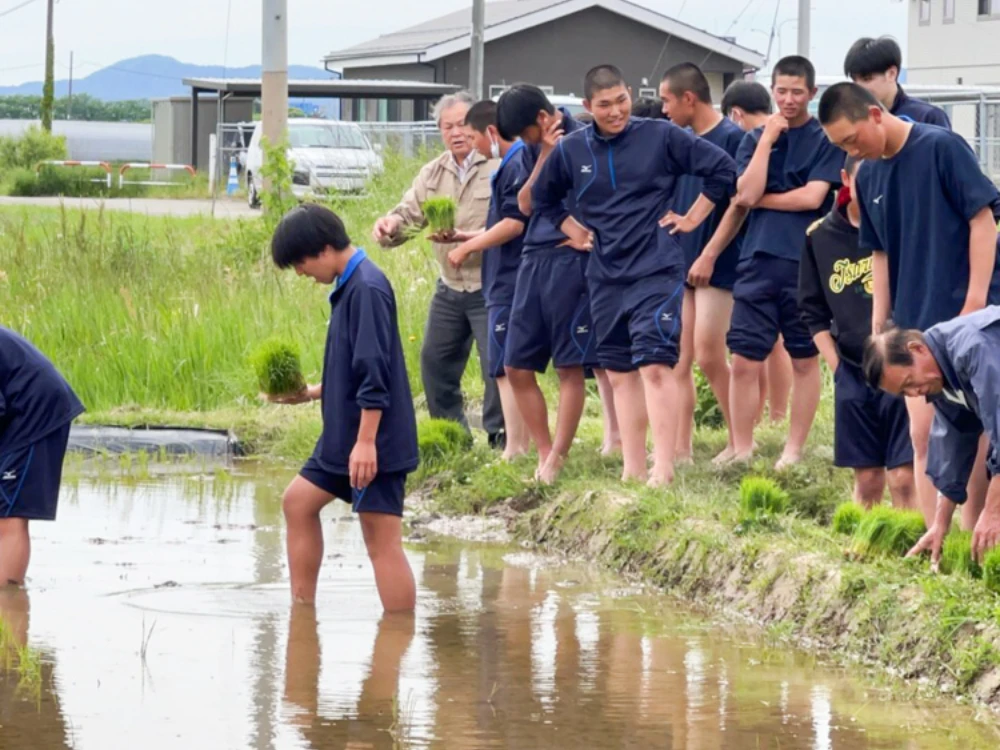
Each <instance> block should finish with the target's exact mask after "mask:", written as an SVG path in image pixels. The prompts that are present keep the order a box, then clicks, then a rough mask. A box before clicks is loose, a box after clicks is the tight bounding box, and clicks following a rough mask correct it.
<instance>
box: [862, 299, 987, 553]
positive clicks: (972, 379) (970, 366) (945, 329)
mask: <svg viewBox="0 0 1000 750" xmlns="http://www.w3.org/2000/svg"><path fill="white" fill-rule="evenodd" d="M863 369H864V373H865V378H866V379H867V380H868V382H869V383H871V384H872V386H874V387H876V388H882V390H884V391H887V392H888V393H892V394H895V395H900V394H902V395H905V396H910V397H917V396H924V397H926V398H927V400H928V401H931V402H932V403H933V404H934V422H933V424H932V426H931V436H930V444H929V447H928V453H927V475H928V476H929V477H930V478H931V480H932V481H933V482H934V486H935V487H936V488H937V490H938V493H939V494H938V506H937V514H936V517H935V519H934V523H933V524H932V525H931V529H930V531H928V532H927V534H926V535H925V536H924V538H923V539H921V540H920V543H919V544H918V545H917V546H916V547H914V549H913V550H912V551H911V552H910V554H911V555H913V554H918V553H920V552H923V551H924V550H928V549H929V550H931V561H932V563H933V564H934V565H935V566H936V565H937V561H938V559H939V558H940V556H941V545H942V543H943V542H944V538H945V536H946V535H947V534H948V531H949V529H950V528H951V519H952V515H953V514H954V512H955V506H956V505H960V504H962V503H964V502H965V500H966V497H967V495H966V484H967V483H968V481H969V476H970V474H971V473H972V468H973V464H974V463H975V460H976V452H977V450H978V448H979V436H980V435H982V434H983V432H985V433H986V436H987V437H988V438H989V443H990V446H989V451H988V453H987V458H986V468H987V470H988V471H989V473H990V476H991V479H990V484H989V490H988V491H987V494H986V507H985V508H984V509H983V511H982V513H981V514H980V516H979V519H978V521H977V522H976V528H975V531H974V532H973V536H972V553H973V556H974V557H975V558H976V559H977V560H979V561H980V562H981V561H982V558H983V555H985V554H986V552H987V551H988V550H989V549H990V548H991V547H994V546H996V545H997V543H998V542H1000V476H998V474H1000V307H987V308H985V309H983V310H980V311H978V312H974V313H971V314H969V315H964V316H962V317H960V318H955V319H954V320H951V321H948V322H946V323H939V324H938V325H936V326H933V327H932V328H929V329H928V330H927V331H926V332H925V333H921V332H920V331H917V330H904V329H899V328H891V329H889V330H887V331H885V332H883V333H881V334H878V335H877V336H875V337H873V338H872V339H871V340H869V342H868V344H867V346H866V349H865V359H864V365H863Z"/></svg>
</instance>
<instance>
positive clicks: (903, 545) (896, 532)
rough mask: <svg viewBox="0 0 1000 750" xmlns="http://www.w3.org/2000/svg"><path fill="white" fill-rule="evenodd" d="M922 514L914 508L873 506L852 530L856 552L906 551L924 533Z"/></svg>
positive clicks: (903, 553) (889, 552)
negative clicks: (899, 508)
mask: <svg viewBox="0 0 1000 750" xmlns="http://www.w3.org/2000/svg"><path fill="white" fill-rule="evenodd" d="M925 531H926V528H925V526H924V517H923V515H921V514H920V513H919V512H918V511H915V510H896V509H895V508H887V507H878V508H873V509H872V510H871V511H869V512H868V513H866V514H865V517H864V518H863V519H862V520H861V523H860V525H859V526H858V529H857V531H856V532H855V534H854V551H855V552H856V553H857V554H858V555H862V556H864V555H869V554H873V553H875V554H884V555H905V554H906V553H907V552H909V551H910V548H912V547H913V545H915V544H916V543H917V542H918V541H920V537H922V536H923V535H924V532H925Z"/></svg>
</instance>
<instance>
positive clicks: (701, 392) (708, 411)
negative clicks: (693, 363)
mask: <svg viewBox="0 0 1000 750" xmlns="http://www.w3.org/2000/svg"><path fill="white" fill-rule="evenodd" d="M694 384H695V396H696V398H695V403H694V423H695V424H696V425H697V426H698V427H707V428H709V429H718V428H720V427H724V426H725V424H726V420H725V418H724V417H723V416H722V409H720V408H719V402H718V401H717V400H716V398H715V393H714V392H713V391H712V386H710V385H709V384H708V378H706V377H705V373H703V372H702V371H701V368H700V367H696V368H694Z"/></svg>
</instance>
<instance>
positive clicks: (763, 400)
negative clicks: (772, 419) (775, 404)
mask: <svg viewBox="0 0 1000 750" xmlns="http://www.w3.org/2000/svg"><path fill="white" fill-rule="evenodd" d="M730 383H732V379H730ZM757 384H758V387H759V389H760V396H759V398H760V400H759V401H758V402H757V413H756V414H755V415H754V420H753V423H754V425H755V426H756V425H759V424H760V423H761V422H763V421H764V412H765V410H766V409H767V394H768V393H770V388H768V382H767V360H766V359H765V360H764V362H763V367H761V368H760V377H759V378H758V380H757Z"/></svg>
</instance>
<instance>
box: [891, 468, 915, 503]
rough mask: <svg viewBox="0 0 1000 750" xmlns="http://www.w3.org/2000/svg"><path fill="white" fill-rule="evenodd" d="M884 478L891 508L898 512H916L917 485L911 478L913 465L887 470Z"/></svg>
mask: <svg viewBox="0 0 1000 750" xmlns="http://www.w3.org/2000/svg"><path fill="white" fill-rule="evenodd" d="M886 478H887V479H888V480H889V497H891V498H892V507H893V508H898V509H900V510H917V509H918V508H917V485H916V482H915V480H914V478H913V464H907V465H906V466H898V467H896V468H895V469H889V471H888V472H886Z"/></svg>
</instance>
